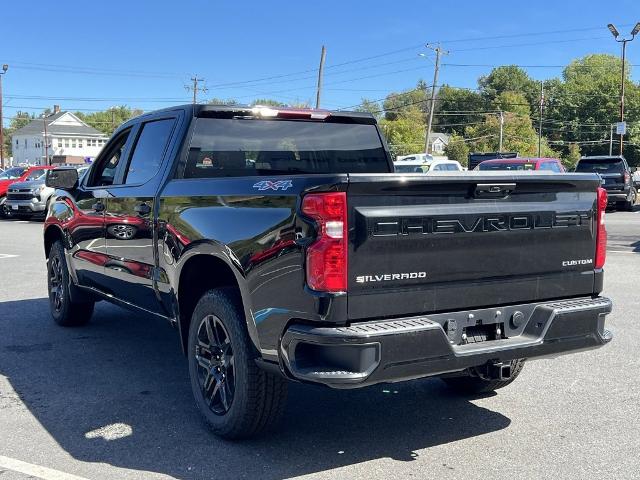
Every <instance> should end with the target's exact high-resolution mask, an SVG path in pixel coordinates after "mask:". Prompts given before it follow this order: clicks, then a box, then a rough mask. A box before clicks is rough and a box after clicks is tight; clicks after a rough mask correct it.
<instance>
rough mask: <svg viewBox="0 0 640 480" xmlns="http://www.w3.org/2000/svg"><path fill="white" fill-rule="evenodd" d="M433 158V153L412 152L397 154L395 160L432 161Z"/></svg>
mask: <svg viewBox="0 0 640 480" xmlns="http://www.w3.org/2000/svg"><path fill="white" fill-rule="evenodd" d="M434 160H435V158H434V157H433V155H430V154H428V153H412V154H411V155H398V156H397V157H396V160H395V161H396V162H408V161H419V162H433V161H434ZM394 163H395V162H394Z"/></svg>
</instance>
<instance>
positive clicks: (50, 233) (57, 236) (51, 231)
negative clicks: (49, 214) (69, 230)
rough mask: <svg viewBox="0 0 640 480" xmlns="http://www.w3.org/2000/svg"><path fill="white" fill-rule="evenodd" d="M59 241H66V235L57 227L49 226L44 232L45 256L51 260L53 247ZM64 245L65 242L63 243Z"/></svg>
mask: <svg viewBox="0 0 640 480" xmlns="http://www.w3.org/2000/svg"><path fill="white" fill-rule="evenodd" d="M57 240H64V233H63V232H62V229H61V228H60V227H59V226H57V225H48V226H47V227H45V230H44V256H45V258H49V253H50V252H51V247H52V246H53V244H54V243H55V242H56V241H57ZM63 243H64V241H63Z"/></svg>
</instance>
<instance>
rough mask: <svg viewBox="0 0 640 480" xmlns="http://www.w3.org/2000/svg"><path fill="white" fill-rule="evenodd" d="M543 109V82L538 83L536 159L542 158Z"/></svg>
mask: <svg viewBox="0 0 640 480" xmlns="http://www.w3.org/2000/svg"><path fill="white" fill-rule="evenodd" d="M543 109H544V82H540V116H539V119H538V122H539V124H538V158H540V157H541V156H542V110H543Z"/></svg>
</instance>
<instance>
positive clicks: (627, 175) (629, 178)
mask: <svg viewBox="0 0 640 480" xmlns="http://www.w3.org/2000/svg"><path fill="white" fill-rule="evenodd" d="M630 180H631V177H630V176H629V172H624V183H625V184H627V183H629V181H630Z"/></svg>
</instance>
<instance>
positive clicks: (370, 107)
mask: <svg viewBox="0 0 640 480" xmlns="http://www.w3.org/2000/svg"><path fill="white" fill-rule="evenodd" d="M354 110H355V111H356V112H367V113H370V114H371V115H373V116H374V117H376V119H380V118H381V116H382V108H381V107H380V104H379V103H378V102H376V101H375V100H369V99H366V98H363V99H362V101H361V102H360V105H358V106H357V107H356V108H354Z"/></svg>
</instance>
